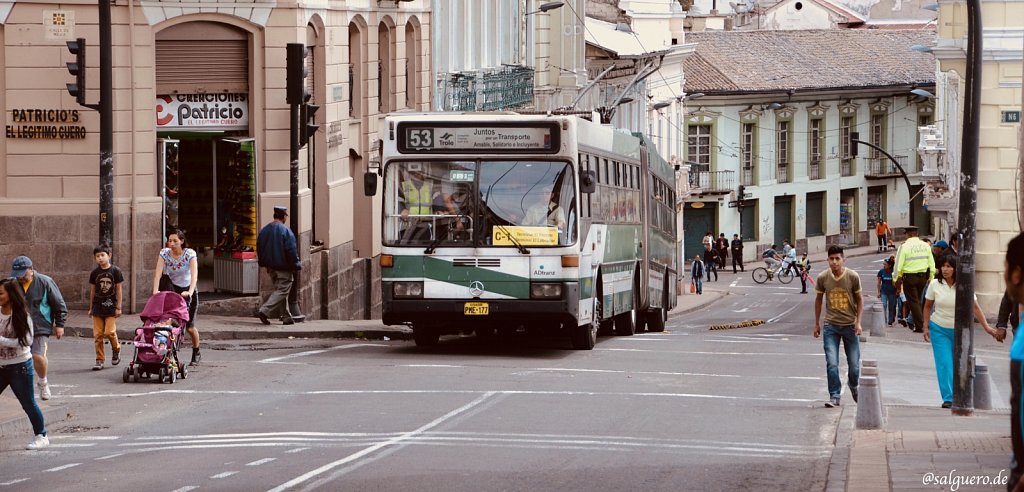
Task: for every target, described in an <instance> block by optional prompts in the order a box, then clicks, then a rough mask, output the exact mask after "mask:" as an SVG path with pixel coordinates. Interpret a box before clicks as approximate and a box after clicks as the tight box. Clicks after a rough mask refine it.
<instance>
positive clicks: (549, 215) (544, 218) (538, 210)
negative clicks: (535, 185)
mask: <svg viewBox="0 0 1024 492" xmlns="http://www.w3.org/2000/svg"><path fill="white" fill-rule="evenodd" d="M552 190H553V186H552V185H550V184H545V185H543V187H542V188H541V196H542V197H543V199H542V200H539V201H538V202H537V203H535V204H534V205H532V206H531V207H530V208H529V209H528V210H527V211H526V217H524V218H523V225H527V226H554V227H556V228H558V230H560V231H564V230H565V211H564V210H562V207H560V206H559V205H558V200H557V199H555V197H554V195H553V194H552Z"/></svg>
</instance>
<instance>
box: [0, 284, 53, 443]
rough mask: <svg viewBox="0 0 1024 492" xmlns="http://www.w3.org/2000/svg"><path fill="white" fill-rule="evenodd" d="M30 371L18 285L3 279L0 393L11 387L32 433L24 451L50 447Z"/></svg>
mask: <svg viewBox="0 0 1024 492" xmlns="http://www.w3.org/2000/svg"><path fill="white" fill-rule="evenodd" d="M33 369H34V368H33V366H32V318H31V317H30V316H29V315H28V309H27V308H26V307H25V297H24V296H23V295H22V294H21V286H20V285H18V281H17V280H16V279H14V278H6V279H3V280H0V393H3V392H4V390H5V389H7V387H8V386H10V387H11V391H13V392H14V396H16V397H18V402H19V403H21V408H22V409H23V410H25V414H26V415H28V420H29V422H31V423H32V432H33V433H35V437H34V438H33V439H32V442H30V443H28V446H26V448H28V449H42V448H45V447H46V446H49V445H50V438H48V437H46V426H45V425H44V424H45V422H44V420H43V412H42V411H41V410H39V405H37V404H36V396H35V390H34V388H32V379H33V378H34V377H35V371H34V370H33Z"/></svg>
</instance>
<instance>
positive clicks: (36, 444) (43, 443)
mask: <svg viewBox="0 0 1024 492" xmlns="http://www.w3.org/2000/svg"><path fill="white" fill-rule="evenodd" d="M49 445H50V438H49V437H46V436H44V435H42V434H39V435H38V436H36V437H33V438H32V442H30V443H28V445H27V446H25V449H31V450H36V449H43V448H45V447H47V446H49Z"/></svg>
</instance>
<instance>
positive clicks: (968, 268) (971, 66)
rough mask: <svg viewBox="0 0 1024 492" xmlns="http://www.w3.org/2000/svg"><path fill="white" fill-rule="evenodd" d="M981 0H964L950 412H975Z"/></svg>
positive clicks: (964, 413) (956, 413)
mask: <svg viewBox="0 0 1024 492" xmlns="http://www.w3.org/2000/svg"><path fill="white" fill-rule="evenodd" d="M981 25H982V24H981V0H967V67H966V71H965V79H966V80H965V84H964V94H965V96H966V97H965V98H964V120H963V134H962V136H961V145H960V148H961V154H960V156H961V157H960V189H959V194H960V210H959V216H958V217H957V238H958V239H959V246H960V251H959V255H958V257H957V261H958V263H959V268H958V271H957V272H956V311H955V313H956V316H955V321H954V327H953V359H954V360H953V409H952V412H953V415H972V414H974V388H973V382H974V243H975V233H976V226H975V219H976V217H975V216H976V215H977V211H978V190H977V187H978V147H979V142H980V139H979V134H980V127H981V122H980V121H979V118H980V116H981V69H982V67H981V48H982V31H981Z"/></svg>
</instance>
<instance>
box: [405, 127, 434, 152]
mask: <svg viewBox="0 0 1024 492" xmlns="http://www.w3.org/2000/svg"><path fill="white" fill-rule="evenodd" d="M433 146H434V130H432V129H429V128H413V129H410V130H409V147H412V148H414V149H429V148H431V147H433Z"/></svg>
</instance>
